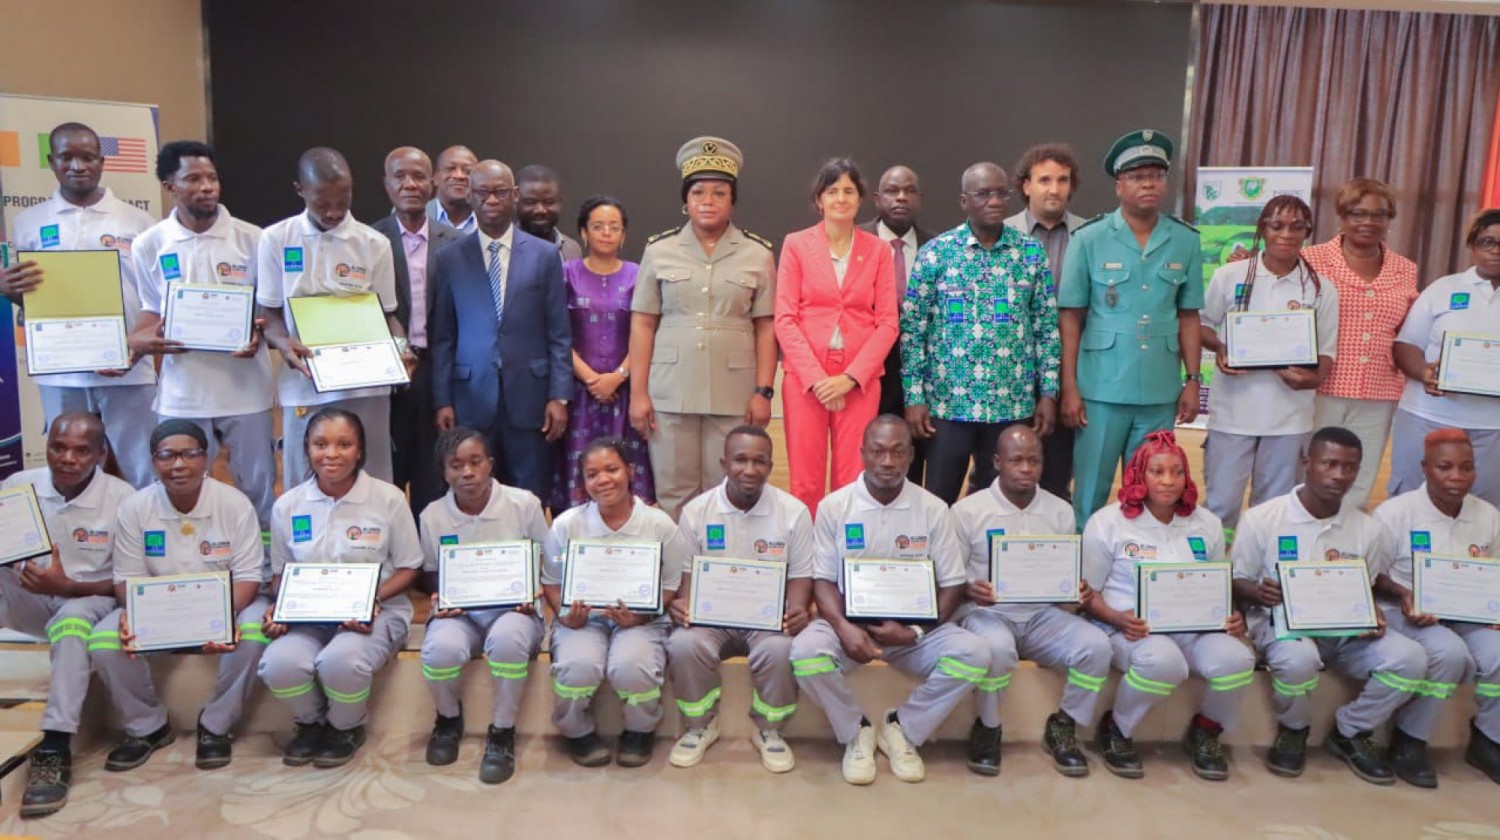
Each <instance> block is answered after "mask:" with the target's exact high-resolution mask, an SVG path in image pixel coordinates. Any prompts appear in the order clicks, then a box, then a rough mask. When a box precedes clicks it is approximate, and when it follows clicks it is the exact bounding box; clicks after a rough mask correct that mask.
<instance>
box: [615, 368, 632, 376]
mask: <svg viewBox="0 0 1500 840" xmlns="http://www.w3.org/2000/svg"><path fill="white" fill-rule="evenodd" d="M615 373H618V374H620V378H621V379H629V378H630V368H628V367H625V366H624V365H620V367H619V369H617V370H616V371H615Z"/></svg>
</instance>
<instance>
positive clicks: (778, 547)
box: [755, 540, 786, 557]
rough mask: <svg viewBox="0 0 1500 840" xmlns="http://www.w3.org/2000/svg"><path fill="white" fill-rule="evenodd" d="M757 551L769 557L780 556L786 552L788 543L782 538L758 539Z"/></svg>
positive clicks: (756, 542)
mask: <svg viewBox="0 0 1500 840" xmlns="http://www.w3.org/2000/svg"><path fill="white" fill-rule="evenodd" d="M755 553H756V554H762V555H766V556H769V557H780V556H782V555H783V554H786V543H784V542H782V541H780V540H756V541H755Z"/></svg>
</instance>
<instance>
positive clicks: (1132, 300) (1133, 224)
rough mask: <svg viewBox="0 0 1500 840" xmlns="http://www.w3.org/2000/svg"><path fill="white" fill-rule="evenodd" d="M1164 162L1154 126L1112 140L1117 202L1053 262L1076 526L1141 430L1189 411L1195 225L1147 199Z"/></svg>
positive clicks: (1160, 181)
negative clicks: (1071, 436) (1073, 435)
mask: <svg viewBox="0 0 1500 840" xmlns="http://www.w3.org/2000/svg"><path fill="white" fill-rule="evenodd" d="M1171 162H1172V141H1171V139H1170V138H1168V137H1167V136H1166V135H1165V134H1162V133H1161V132H1159V131H1152V130H1151V129H1145V130H1142V131H1134V132H1131V133H1130V134H1127V135H1125V136H1124V137H1121V138H1120V139H1119V140H1116V141H1115V144H1114V146H1112V147H1111V148H1110V150H1109V154H1108V155H1106V156H1105V158H1104V171H1105V173H1106V174H1108V175H1109V176H1110V177H1111V178H1114V179H1115V195H1116V196H1118V197H1119V199H1120V207H1119V209H1117V210H1115V212H1113V213H1109V214H1106V215H1103V216H1096V217H1095V218H1093V219H1092V220H1090V221H1089V222H1088V223H1087V224H1085V225H1083V226H1082V227H1079V228H1078V230H1077V231H1076V232H1075V233H1073V234H1072V236H1071V240H1072V241H1071V242H1070V243H1069V248H1068V253H1069V259H1068V260H1067V261H1066V262H1065V263H1064V264H1063V277H1062V283H1061V285H1060V287H1059V289H1058V296H1057V302H1058V306H1059V307H1061V310H1062V343H1063V356H1062V420H1063V422H1064V423H1066V424H1067V425H1069V426H1072V427H1073V428H1074V429H1075V430H1076V431H1077V442H1076V443H1075V445H1074V447H1073V457H1074V463H1075V464H1077V465H1079V472H1078V474H1077V475H1076V476H1075V481H1074V485H1073V512H1074V515H1075V517H1076V519H1077V522H1078V528H1079V530H1082V529H1083V526H1084V523H1086V522H1087V521H1088V518H1089V516H1090V515H1092V514H1093V513H1094V511H1096V510H1098V509H1099V508H1101V507H1103V506H1104V502H1105V499H1106V497H1107V496H1108V495H1109V488H1110V486H1111V485H1112V484H1113V483H1114V477H1115V470H1116V468H1118V467H1120V466H1121V465H1123V464H1124V462H1125V459H1127V458H1129V457H1130V454H1131V453H1133V452H1135V450H1136V448H1137V447H1139V446H1140V444H1141V441H1142V440H1144V439H1145V437H1146V435H1147V434H1149V433H1151V432H1154V431H1157V430H1159V429H1167V428H1170V427H1171V426H1172V423H1173V421H1174V420H1175V421H1176V422H1178V423H1190V422H1192V421H1193V419H1194V418H1196V417H1197V416H1198V384H1199V382H1201V381H1202V379H1203V377H1202V376H1201V375H1200V374H1199V373H1198V367H1199V363H1200V361H1201V358H1200V355H1199V332H1198V310H1199V309H1202V308H1203V283H1202V282H1201V279H1200V276H1199V266H1201V265H1202V264H1203V251H1202V249H1201V248H1200V247H1199V244H1198V231H1197V229H1196V228H1194V227H1193V226H1192V225H1189V224H1188V223H1187V222H1184V221H1182V220H1181V219H1178V218H1177V217H1175V216H1172V215H1170V214H1167V213H1163V212H1161V210H1160V209H1159V208H1160V205H1161V203H1162V201H1163V199H1165V197H1166V194H1167V168H1168V166H1170V164H1171ZM1184 368H1185V369H1186V371H1187V385H1186V386H1184V385H1183V381H1182V380H1183V376H1182V374H1183V369H1184Z"/></svg>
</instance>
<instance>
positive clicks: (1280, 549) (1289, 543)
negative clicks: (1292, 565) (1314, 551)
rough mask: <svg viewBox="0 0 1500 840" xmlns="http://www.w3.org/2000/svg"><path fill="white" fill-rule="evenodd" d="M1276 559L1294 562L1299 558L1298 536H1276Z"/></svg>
mask: <svg viewBox="0 0 1500 840" xmlns="http://www.w3.org/2000/svg"><path fill="white" fill-rule="evenodd" d="M1276 559H1277V560H1278V561H1282V562H1294V561H1296V559H1297V537H1296V535H1295V534H1294V535H1292V536H1290V537H1277V538H1276Z"/></svg>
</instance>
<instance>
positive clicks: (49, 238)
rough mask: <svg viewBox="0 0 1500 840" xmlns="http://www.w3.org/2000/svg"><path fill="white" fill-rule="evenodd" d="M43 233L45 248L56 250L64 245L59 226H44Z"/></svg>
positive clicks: (43, 245)
mask: <svg viewBox="0 0 1500 840" xmlns="http://www.w3.org/2000/svg"><path fill="white" fill-rule="evenodd" d="M41 233H42V247H43V248H56V247H58V246H59V245H61V244H62V234H61V233H60V232H59V231H58V229H57V225H43V226H42V231H41Z"/></svg>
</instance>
